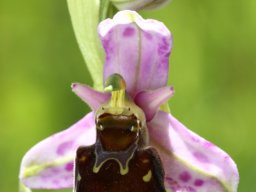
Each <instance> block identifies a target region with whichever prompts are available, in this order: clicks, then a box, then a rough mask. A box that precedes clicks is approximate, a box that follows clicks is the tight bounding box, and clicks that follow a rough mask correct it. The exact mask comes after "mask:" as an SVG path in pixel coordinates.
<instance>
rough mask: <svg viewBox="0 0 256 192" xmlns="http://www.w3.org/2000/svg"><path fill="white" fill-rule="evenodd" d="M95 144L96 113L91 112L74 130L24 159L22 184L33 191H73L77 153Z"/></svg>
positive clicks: (49, 140)
mask: <svg viewBox="0 0 256 192" xmlns="http://www.w3.org/2000/svg"><path fill="white" fill-rule="evenodd" d="M95 140H96V132H95V123H94V113H93V112H91V113H89V114H87V115H86V116H85V117H84V118H83V119H81V120H80V121H78V122H77V123H76V124H74V125H73V126H71V127H70V128H68V129H66V130H64V131H62V132H59V133H57V134H54V135H52V136H50V137H48V138H46V139H44V140H43V141H41V142H40V143H38V144H37V145H35V146H34V147H33V148H31V149H30V150H29V151H28V152H27V153H26V154H25V156H24V157H23V159H22V163H21V169H20V175H19V178H20V180H21V181H22V183H23V184H25V185H26V186H27V187H29V188H32V189H61V188H72V187H73V160H74V158H75V152H76V149H77V148H78V147H79V146H82V145H91V144H94V143H95Z"/></svg>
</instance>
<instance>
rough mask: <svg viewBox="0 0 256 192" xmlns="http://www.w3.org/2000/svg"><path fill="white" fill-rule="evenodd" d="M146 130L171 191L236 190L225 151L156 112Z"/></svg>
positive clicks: (232, 166) (236, 178)
mask: <svg viewBox="0 0 256 192" xmlns="http://www.w3.org/2000/svg"><path fill="white" fill-rule="evenodd" d="M148 128H149V135H150V141H151V144H152V146H154V147H156V148H157V149H158V151H159V153H160V157H161V159H162V161H163V165H164V169H165V174H166V180H165V181H166V186H168V187H169V188H170V189H172V190H173V191H174V192H180V191H197V192H202V191H207V192H224V191H230V192H236V191H237V185H238V181H239V175H238V170H237V167H236V164H235V163H234V161H233V160H232V159H231V158H230V157H229V155H228V154H227V153H226V152H224V151H223V150H221V149H220V148H218V147H217V146H215V145H214V144H211V143H210V142H209V141H206V140H205V139H203V138H202V137H200V136H199V135H197V134H195V133H193V132H192V131H190V130H188V129H187V128H186V127H185V126H184V125H182V124H181V123H180V122H179V121H178V120H177V119H175V118H174V117H173V116H172V115H170V114H168V113H165V112H158V113H157V114H156V116H155V117H154V119H153V120H152V121H151V122H149V123H148Z"/></svg>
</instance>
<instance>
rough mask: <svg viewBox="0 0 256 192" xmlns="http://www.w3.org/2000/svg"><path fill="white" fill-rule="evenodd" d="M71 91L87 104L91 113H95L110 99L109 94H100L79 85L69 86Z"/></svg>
mask: <svg viewBox="0 0 256 192" xmlns="http://www.w3.org/2000/svg"><path fill="white" fill-rule="evenodd" d="M71 88H72V91H73V92H74V93H75V94H76V95H77V96H78V97H80V98H81V99H82V100H83V101H84V102H85V103H87V104H88V105H89V106H90V108H91V109H92V110H93V111H96V110H97V109H98V108H99V107H100V106H101V105H102V104H103V103H105V102H107V101H108V100H109V98H110V94H109V93H102V92H99V91H96V90H94V89H92V88H91V87H89V86H87V85H83V84H80V83H73V84H72V85H71Z"/></svg>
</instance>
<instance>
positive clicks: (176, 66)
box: [0, 0, 256, 192]
mask: <svg viewBox="0 0 256 192" xmlns="http://www.w3.org/2000/svg"><path fill="white" fill-rule="evenodd" d="M255 9H256V1H255V0H245V1H233V0H223V1H212V0H211V1H210V0H198V1H190V0H174V1H173V2H172V3H170V4H169V5H168V6H167V7H165V8H163V9H161V10H158V11H147V12H143V16H144V17H146V18H156V19H159V20H161V21H163V22H164V23H165V24H166V25H167V26H168V28H169V29H171V31H172V33H173V37H174V46H173V51H172V55H171V70H170V79H169V83H170V84H172V85H174V87H175V90H176V93H175V96H174V97H173V98H172V99H171V101H170V106H171V110H172V113H173V114H174V115H175V116H176V117H177V118H178V119H180V120H181V121H182V122H183V123H184V124H185V125H187V126H188V127H189V128H190V129H191V130H193V131H195V132H197V133H199V134H200V135H202V136H203V137H205V138H207V139H208V140H210V141H212V142H214V143H215V144H217V145H218V146H220V147H221V148H222V149H224V150H225V151H227V152H228V153H229V154H230V155H231V156H232V157H233V159H234V160H235V161H236V163H237V165H238V168H239V171H240V177H241V181H240V185H239V191H241V192H255V191H256V182H255V178H256V165H254V163H255V162H256V153H255V152H256V150H255V148H256V139H255V134H256V130H255V121H256V118H255V108H256V101H255V100H256V97H255V96H256V90H255V82H256V74H255V72H256V71H255V68H256V63H255V55H256V47H255V45H256V36H255V34H256V11H255ZM88 19H91V18H90V16H88ZM76 81H78V82H83V83H86V84H90V85H91V84H92V81H91V79H90V77H89V74H88V70H87V69H86V65H85V64H84V62H83V59H82V56H81V54H80V52H79V49H78V46H77V43H76V40H75V37H74V34H73V30H72V27H71V23H70V18H69V14H68V10H67V4H66V1H63V0H54V1H52V0H36V1H28V0H23V1H15V2H13V1H8V0H1V1H0V82H1V94H0V122H1V127H0V136H1V138H0V154H1V155H0V192H15V191H17V184H18V178H17V177H18V172H19V164H20V161H21V158H22V156H23V155H24V153H25V152H26V151H27V150H28V149H29V148H30V147H31V146H33V145H34V144H35V143H37V142H38V141H40V140H42V139H43V138H45V137H47V136H49V135H51V134H53V133H55V132H58V131H61V130H63V129H64V128H67V127H68V126H70V125H71V124H73V123H74V122H76V121H77V120H78V119H80V118H81V117H83V115H84V114H86V113H87V112H88V111H89V108H88V107H87V106H86V104H84V103H82V101H80V99H79V98H77V97H76V96H75V95H74V94H73V93H72V92H71V90H70V84H71V82H76ZM66 191H71V190H66Z"/></svg>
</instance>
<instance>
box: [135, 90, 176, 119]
mask: <svg viewBox="0 0 256 192" xmlns="http://www.w3.org/2000/svg"><path fill="white" fill-rule="evenodd" d="M173 93H174V89H173V87H162V88H159V89H155V90H152V91H151V90H150V91H141V92H139V93H138V94H137V95H136V96H135V98H134V101H135V103H136V104H137V105H138V106H139V107H141V108H142V109H143V111H144V112H145V115H146V119H147V121H150V120H151V119H152V118H153V117H154V115H155V114H156V113H157V111H158V110H159V107H160V105H162V104H164V103H165V102H167V101H168V99H169V98H170V97H172V96H173Z"/></svg>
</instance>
